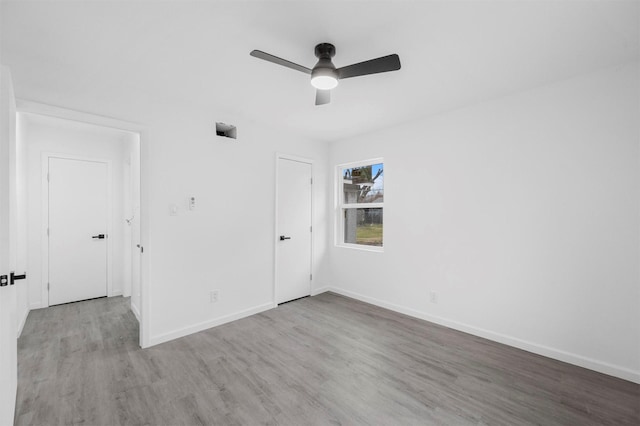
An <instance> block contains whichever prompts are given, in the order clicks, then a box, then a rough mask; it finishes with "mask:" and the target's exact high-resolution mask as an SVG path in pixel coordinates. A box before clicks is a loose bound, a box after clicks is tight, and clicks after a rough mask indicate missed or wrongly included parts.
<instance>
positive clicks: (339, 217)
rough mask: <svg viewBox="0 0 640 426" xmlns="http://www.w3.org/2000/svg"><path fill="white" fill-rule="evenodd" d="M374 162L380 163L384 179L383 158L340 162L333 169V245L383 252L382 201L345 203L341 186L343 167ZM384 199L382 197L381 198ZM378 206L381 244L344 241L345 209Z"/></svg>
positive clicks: (373, 207)
mask: <svg viewBox="0 0 640 426" xmlns="http://www.w3.org/2000/svg"><path fill="white" fill-rule="evenodd" d="M374 164H382V165H383V171H384V172H383V173H384V179H385V180H386V169H385V167H386V166H385V163H384V158H382V157H379V158H371V159H368V160H362V161H353V162H350V163H342V164H338V165H337V166H336V170H335V172H336V173H335V181H336V185H335V207H336V211H335V220H336V226H335V229H336V235H335V246H336V247H342V248H349V249H355V250H363V251H371V252H378V253H382V252H384V201H383V202H376V203H345V202H344V193H343V190H344V187H343V180H342V179H343V175H344V170H345V169H352V168H354V167H362V166H369V165H374ZM383 199H384V198H383ZM375 208H379V209H381V210H382V245H381V246H371V245H367V244H354V243H346V242H345V241H344V216H345V215H344V213H345V211H346V210H347V209H375Z"/></svg>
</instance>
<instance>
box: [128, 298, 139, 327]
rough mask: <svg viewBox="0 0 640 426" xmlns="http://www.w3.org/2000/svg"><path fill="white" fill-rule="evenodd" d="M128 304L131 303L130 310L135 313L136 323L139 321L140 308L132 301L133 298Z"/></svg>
mask: <svg viewBox="0 0 640 426" xmlns="http://www.w3.org/2000/svg"><path fill="white" fill-rule="evenodd" d="M130 305H131V312H133V315H135V317H136V319H137V320H138V323H140V310H139V309H138V307H137V306H136V304H135V303H133V300H132V301H131V303H130Z"/></svg>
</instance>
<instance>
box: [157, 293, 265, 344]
mask: <svg viewBox="0 0 640 426" xmlns="http://www.w3.org/2000/svg"><path fill="white" fill-rule="evenodd" d="M269 309H273V302H269V303H263V304H262V305H258V306H255V307H253V308H249V309H245V310H243V311H240V312H236V313H233V314H230V315H226V316H223V317H220V318H216V319H213V320H209V321H204V322H201V323H198V324H194V325H190V326H188V327H183V328H180V329H177V330H174V331H170V332H168V333H163V334H160V335H157V336H152V337H151V338H150V339H149V346H148V347H151V346H155V345H159V344H160V343H164V342H168V341H170V340H174V339H178V338H180V337H184V336H188V335H189V334H193V333H197V332H199V331H203V330H207V329H209V328H212V327H217V326H219V325H222V324H226V323H228V322H231V321H236V320H239V319H242V318H245V317H248V316H251V315H255V314H259V313H260V312H264V311H268V310H269Z"/></svg>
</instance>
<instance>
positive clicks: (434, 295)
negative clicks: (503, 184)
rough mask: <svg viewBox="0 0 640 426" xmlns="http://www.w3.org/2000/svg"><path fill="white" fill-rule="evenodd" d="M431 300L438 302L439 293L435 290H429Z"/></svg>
mask: <svg viewBox="0 0 640 426" xmlns="http://www.w3.org/2000/svg"><path fill="white" fill-rule="evenodd" d="M429 301H430V302H431V303H438V293H436V292H435V291H430V292H429Z"/></svg>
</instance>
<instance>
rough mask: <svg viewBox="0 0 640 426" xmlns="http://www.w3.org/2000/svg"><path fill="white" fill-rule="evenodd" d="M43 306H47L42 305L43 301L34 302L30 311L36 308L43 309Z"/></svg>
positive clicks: (30, 306)
mask: <svg viewBox="0 0 640 426" xmlns="http://www.w3.org/2000/svg"><path fill="white" fill-rule="evenodd" d="M43 307H46V306H42V303H40V302H36V303H32V304H30V305H29V311H33V310H34V309H42V308H43Z"/></svg>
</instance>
